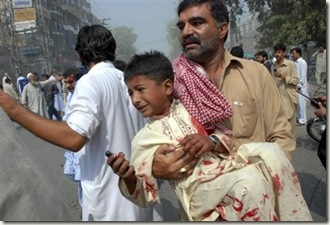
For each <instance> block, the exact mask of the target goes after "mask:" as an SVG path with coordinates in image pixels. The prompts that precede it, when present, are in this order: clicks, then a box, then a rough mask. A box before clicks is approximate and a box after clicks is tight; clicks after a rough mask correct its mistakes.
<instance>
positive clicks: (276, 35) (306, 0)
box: [244, 0, 327, 49]
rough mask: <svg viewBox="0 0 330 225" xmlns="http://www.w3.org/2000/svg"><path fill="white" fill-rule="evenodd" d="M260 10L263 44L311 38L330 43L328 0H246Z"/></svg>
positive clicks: (295, 43)
mask: <svg viewBox="0 0 330 225" xmlns="http://www.w3.org/2000/svg"><path fill="white" fill-rule="evenodd" d="M244 1H245V2H246V3H247V4H248V8H249V10H250V12H251V13H257V14H258V15H257V19H258V21H259V23H260V24H261V26H260V27H259V28H258V29H257V31H258V32H259V36H258V37H257V39H258V40H257V43H259V46H258V47H259V48H261V49H262V48H265V47H269V46H274V45H275V44H277V43H280V42H281V43H285V44H286V45H298V44H301V43H303V42H307V41H310V40H313V41H316V42H323V43H326V16H327V14H326V10H327V5H326V1H322V0H303V1H296V0H267V1H264V0H244Z"/></svg>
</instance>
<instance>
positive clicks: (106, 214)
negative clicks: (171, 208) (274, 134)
mask: <svg viewBox="0 0 330 225" xmlns="http://www.w3.org/2000/svg"><path fill="white" fill-rule="evenodd" d="M123 82H124V81H123V73H122V72H121V71H119V70H115V68H114V66H113V65H112V64H111V63H110V62H101V63H98V64H96V65H95V66H94V67H93V68H92V69H91V70H90V71H89V72H88V73H87V74H86V75H84V76H83V77H82V78H80V80H79V82H78V83H77V85H76V87H75V91H74V94H73V96H72V99H71V102H70V109H69V113H68V119H67V123H68V125H69V126H70V127H71V128H72V129H73V130H74V131H76V132H77V133H79V134H80V135H83V136H85V137H87V138H88V139H89V141H88V142H87V143H86V145H85V148H84V152H83V153H82V154H80V158H79V161H80V167H81V168H80V169H81V184H82V189H83V206H82V212H83V213H82V216H83V220H85V221H86V220H89V221H140V220H152V218H151V217H149V218H147V217H146V216H150V215H149V214H150V213H152V212H151V210H150V209H147V211H148V212H149V214H148V213H147V214H146V213H145V212H146V211H145V209H142V208H139V207H138V206H136V205H134V204H133V203H131V202H130V201H128V200H127V199H125V198H124V197H123V196H122V195H121V193H120V190H119V188H118V179H119V177H118V176H117V175H116V174H114V173H113V171H112V169H111V167H110V166H108V165H107V163H106V156H105V152H106V151H107V150H110V151H111V152H113V153H118V152H120V151H121V152H124V153H125V155H126V157H127V158H130V155H131V140H132V139H133V137H134V135H135V128H134V125H133V121H132V116H131V114H130V111H129V107H128V105H129V104H130V100H129V98H128V97H127V88H126V89H125V88H124V87H125V86H124V85H123ZM153 219H154V220H162V219H161V218H159V217H158V218H153Z"/></svg>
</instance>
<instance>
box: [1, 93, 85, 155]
mask: <svg viewBox="0 0 330 225" xmlns="http://www.w3.org/2000/svg"><path fill="white" fill-rule="evenodd" d="M0 106H1V107H2V108H3V110H4V111H5V112H6V113H7V114H8V116H9V117H10V118H11V119H12V120H13V121H15V122H17V123H18V124H20V125H21V126H23V127H24V128H26V129H27V130H29V131H31V132H32V133H33V134H35V135H37V136H38V137H40V138H42V139H44V140H45V141H48V142H50V143H52V144H55V145H57V146H60V147H62V148H66V149H70V150H71V151H74V152H77V151H79V150H80V149H81V148H82V147H83V146H84V145H85V143H86V141H87V138H86V137H83V136H81V135H80V134H78V133H77V132H75V131H74V130H72V129H71V128H70V127H69V126H68V124H67V123H65V122H60V121H54V120H50V119H47V118H44V117H42V116H40V115H38V114H36V113H34V112H31V111H30V110H29V109H27V108H24V107H23V106H21V105H19V104H17V103H16V102H15V101H14V99H13V98H11V97H10V96H9V95H7V94H6V93H4V92H3V90H0ZM68 140H70V141H68Z"/></svg>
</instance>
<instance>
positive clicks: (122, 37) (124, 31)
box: [111, 26, 138, 62]
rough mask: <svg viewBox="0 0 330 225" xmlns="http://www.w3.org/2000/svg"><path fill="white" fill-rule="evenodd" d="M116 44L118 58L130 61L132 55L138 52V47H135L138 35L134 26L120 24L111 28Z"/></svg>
mask: <svg viewBox="0 0 330 225" xmlns="http://www.w3.org/2000/svg"><path fill="white" fill-rule="evenodd" d="M111 33H112V34H113V36H114V38H115V40H116V44H117V50H116V59H120V60H123V61H125V62H129V60H130V59H131V57H132V56H133V55H134V54H136V52H137V48H136V47H135V42H136V40H137V37H138V36H137V35H136V34H135V33H134V28H131V27H126V26H119V27H114V28H113V29H111Z"/></svg>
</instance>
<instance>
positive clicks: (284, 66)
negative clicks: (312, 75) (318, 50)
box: [272, 43, 299, 137]
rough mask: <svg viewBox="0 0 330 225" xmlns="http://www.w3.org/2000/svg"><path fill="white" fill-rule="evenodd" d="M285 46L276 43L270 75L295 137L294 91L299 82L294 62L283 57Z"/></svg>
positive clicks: (296, 100)
mask: <svg viewBox="0 0 330 225" xmlns="http://www.w3.org/2000/svg"><path fill="white" fill-rule="evenodd" d="M285 51H286V46H285V45H284V44H281V43H280V44H276V45H275V46H274V55H275V58H276V62H275V63H274V64H273V65H272V76H273V78H274V81H275V83H276V85H277V88H278V90H279V92H280V95H281V99H282V104H283V106H284V109H285V114H286V118H287V120H288V121H289V123H290V125H291V133H292V136H293V137H296V123H297V122H296V113H297V104H298V93H297V92H296V89H297V85H298V82H299V78H298V72H297V68H296V65H295V64H294V62H292V61H290V60H288V59H286V58H285Z"/></svg>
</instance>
